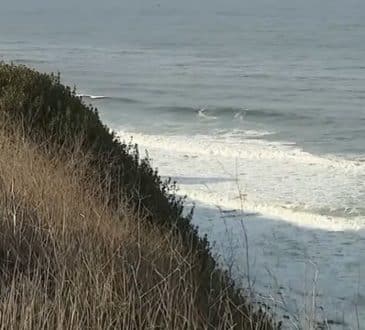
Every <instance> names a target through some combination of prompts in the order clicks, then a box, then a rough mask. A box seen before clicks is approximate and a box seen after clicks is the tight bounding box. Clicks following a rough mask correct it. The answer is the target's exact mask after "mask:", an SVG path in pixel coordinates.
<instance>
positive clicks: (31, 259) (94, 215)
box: [0, 127, 272, 329]
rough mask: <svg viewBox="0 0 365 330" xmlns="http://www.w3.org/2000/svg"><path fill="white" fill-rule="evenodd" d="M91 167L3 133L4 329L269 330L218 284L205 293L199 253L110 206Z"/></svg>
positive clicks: (0, 314) (0, 310) (261, 317)
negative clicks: (218, 287)
mask: <svg viewBox="0 0 365 330" xmlns="http://www.w3.org/2000/svg"><path fill="white" fill-rule="evenodd" d="M87 167H88V157H87V155H84V154H82V153H81V152H78V151H77V148H75V150H74V152H73V153H72V154H69V155H68V157H66V158H65V157H63V158H61V157H57V156H55V155H54V153H52V154H49V155H48V154H46V153H45V152H44V149H42V151H40V149H39V148H38V147H37V146H36V145H34V144H31V143H30V142H27V141H26V140H25V139H23V138H22V135H21V134H19V132H18V133H16V134H14V133H11V134H10V133H6V130H4V129H2V128H1V127H0V235H1V237H0V329H272V323H271V322H270V320H269V319H268V318H267V316H266V315H265V314H264V313H262V312H258V311H254V310H253V308H252V307H250V306H249V305H248V304H246V303H245V302H244V301H243V300H242V299H241V300H240V301H241V302H242V303H241V304H237V303H236V301H237V299H232V292H231V290H230V289H229V288H228V287H227V288H226V287H224V283H225V282H224V281H222V283H221V284H220V285H221V287H220V292H219V294H217V293H216V290H215V293H214V294H210V293H209V292H207V291H202V290H201V281H202V278H205V277H206V276H205V275H204V274H203V275H202V274H200V273H199V269H201V267H199V265H197V263H198V262H199V258H197V256H196V252H194V251H193V249H191V248H189V247H187V246H184V245H183V243H182V242H183V240H182V239H181V238H180V237H179V236H178V235H176V233H174V234H172V232H170V231H167V230H164V229H163V228H161V227H159V226H157V225H153V224H151V223H150V222H148V221H144V219H143V218H142V216H141V215H139V214H138V212H135V211H133V212H132V211H131V210H129V209H128V207H127V206H126V205H128V203H124V202H123V201H121V202H120V203H119V204H120V205H119V208H118V209H116V208H110V207H109V206H108V205H109V204H110V203H109V201H108V196H107V195H106V194H105V189H103V188H101V187H99V186H98V185H97V184H95V183H94V182H93V176H92V175H89V177H88V176H86V173H90V170H89V169H87ZM80 177H82V178H83V180H82V181H80ZM88 178H89V179H88ZM201 276H203V277H201ZM204 276H205V277H204ZM214 286H215V288H216V287H217V283H214ZM212 291H213V290H212Z"/></svg>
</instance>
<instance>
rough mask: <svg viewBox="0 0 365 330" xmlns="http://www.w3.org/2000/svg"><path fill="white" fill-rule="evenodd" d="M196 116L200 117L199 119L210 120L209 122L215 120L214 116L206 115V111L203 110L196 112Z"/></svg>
mask: <svg viewBox="0 0 365 330" xmlns="http://www.w3.org/2000/svg"><path fill="white" fill-rule="evenodd" d="M198 116H199V117H201V118H204V119H210V120H216V119H217V117H214V116H211V115H208V114H207V113H206V109H205V108H202V109H200V110H199V111H198Z"/></svg>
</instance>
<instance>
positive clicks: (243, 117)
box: [0, 0, 365, 329]
mask: <svg viewBox="0 0 365 330" xmlns="http://www.w3.org/2000/svg"><path fill="white" fill-rule="evenodd" d="M364 41H365V2H364V1H363V0H348V1H346V2H345V1H340V0H322V1H314V0H308V1H299V0H280V1H278V0H258V1H254V2H253V1H248V0H240V1H239V0H227V1H224V2H223V1H217V0H210V1H208V0H200V1H192V0H188V1H177V0H159V1H154V0H148V1H147V0H139V1H133V2H132V1H126V0H123V1H114V0H107V1H105V2H100V1H94V0H92V1H86V0H80V1H77V2H75V1H71V0H65V1H59V2H57V3H55V2H51V1H45V0H34V1H32V2H30V1H29V2H25V1H21V0H15V1H8V0H2V3H1V9H0V60H3V61H6V62H9V61H13V62H14V63H19V64H27V65H30V66H32V67H34V68H36V69H39V70H42V71H60V72H61V73H62V77H63V81H64V82H65V83H68V84H71V85H74V84H76V85H77V87H78V91H79V93H80V95H83V98H84V100H85V102H87V103H92V104H93V105H94V106H96V107H98V109H99V112H100V114H101V117H102V119H103V120H104V121H105V122H106V123H108V125H110V126H111V127H112V128H113V129H114V130H116V131H117V132H118V133H119V135H120V137H121V139H125V140H130V139H131V137H132V136H133V141H135V142H138V143H139V144H140V146H141V149H142V150H143V149H147V150H148V154H149V156H150V157H151V158H152V160H153V166H155V167H157V168H158V169H159V171H160V173H161V175H162V176H166V177H169V176H171V177H173V178H174V179H176V180H177V182H178V184H179V187H180V190H179V193H181V194H183V195H187V196H188V203H194V204H195V205H196V212H195V217H194V221H195V223H196V224H198V225H199V226H200V230H201V232H202V233H207V234H208V236H209V238H210V239H211V241H212V243H213V245H214V249H215V251H216V252H217V253H219V254H220V255H221V257H220V260H221V261H222V263H224V264H225V265H226V266H227V267H229V268H230V269H231V270H232V272H233V274H234V276H235V277H237V278H238V279H241V280H242V281H244V284H243V285H245V284H247V280H248V277H249V278H250V281H252V282H254V289H255V291H256V292H257V294H258V295H259V296H260V297H261V298H260V299H261V301H264V302H265V303H267V304H270V305H271V306H273V308H275V311H276V312H277V313H278V314H279V315H283V314H284V315H288V316H289V317H290V319H289V321H288V322H287V323H288V324H289V325H288V327H293V328H294V324H302V326H303V327H304V328H306V327H308V321H307V319H317V320H321V319H325V318H328V319H329V320H330V321H331V322H330V323H334V324H331V328H336V326H337V327H338V328H340V329H343V328H345V329H357V324H358V323H360V324H361V325H363V326H365V283H364V278H365V42H364ZM243 229H245V230H246V231H247V233H248V237H249V241H248V246H249V256H250V267H249V272H248V270H247V262H246V260H245V257H244V256H245V250H246V242H245V240H244V235H243ZM214 242H215V243H214ZM248 275H249V276H248Z"/></svg>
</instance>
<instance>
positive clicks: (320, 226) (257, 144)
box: [118, 130, 365, 329]
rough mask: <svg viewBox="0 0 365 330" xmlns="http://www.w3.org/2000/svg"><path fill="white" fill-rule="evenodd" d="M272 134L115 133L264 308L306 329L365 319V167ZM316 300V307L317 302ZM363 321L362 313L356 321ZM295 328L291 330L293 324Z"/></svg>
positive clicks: (352, 322) (349, 326) (359, 162)
mask: <svg viewBox="0 0 365 330" xmlns="http://www.w3.org/2000/svg"><path fill="white" fill-rule="evenodd" d="M268 134H270V133H269V132H264V131H263V132H258V131H243V132H233V133H222V134H218V133H216V134H214V136H211V135H210V136H207V135H195V136H182V135H178V136H176V135H172V136H164V135H146V134H141V133H138V132H131V131H125V130H119V131H118V135H119V137H120V138H121V139H122V140H124V141H126V142H128V141H129V142H136V143H138V145H139V147H140V151H141V153H142V155H143V154H144V150H147V151H148V154H147V155H148V156H149V157H150V158H151V160H152V165H153V166H154V167H156V168H158V170H159V172H160V174H161V175H162V176H163V177H165V178H168V177H171V178H172V179H174V180H176V181H177V183H178V187H179V190H178V193H179V194H180V195H182V196H187V197H188V202H189V203H188V205H191V204H194V205H195V207H196V209H195V217H194V222H195V224H197V225H198V226H199V228H200V231H201V233H202V234H207V235H208V237H209V239H210V240H211V242H213V246H214V251H215V252H216V253H217V254H219V255H220V257H219V258H220V260H221V262H222V264H224V265H225V266H226V267H230V269H231V270H232V269H233V274H234V276H235V277H236V279H238V280H240V281H242V285H246V287H247V278H248V274H247V266H246V260H245V253H246V252H245V251H246V246H247V245H246V242H245V240H244V235H243V229H242V228H243V227H242V223H243V225H244V228H245V230H246V231H247V234H248V237H249V239H248V240H249V241H248V246H249V251H250V253H249V262H250V274H249V276H250V278H251V279H254V280H253V281H254V283H255V284H254V289H255V291H256V294H259V295H260V297H261V301H264V302H265V303H267V304H268V305H269V306H271V308H273V309H274V310H276V312H277V313H278V315H280V316H283V315H285V316H286V317H289V318H290V321H291V322H293V323H290V324H292V325H294V324H295V325H300V324H301V325H302V326H303V325H304V326H305V324H307V323H306V318H312V319H315V320H317V321H321V320H322V321H323V320H325V319H327V320H330V323H333V325H332V327H335V325H336V324H337V326H338V327H339V328H341V329H342V328H343V327H348V328H349V329H350V328H351V327H352V326H354V324H356V319H357V317H361V320H365V319H364V317H365V287H364V284H363V282H362V274H364V271H365V268H364V261H365V259H364V258H365V257H364V256H365V244H364V243H365V216H364V209H362V208H359V207H358V205H361V201H363V200H364V196H365V195H364V193H365V180H364V179H365V162H364V161H363V160H361V159H359V160H351V159H344V158H340V157H335V156H328V157H323V156H317V155H313V154H310V153H308V152H305V151H303V150H301V149H300V148H299V147H297V146H295V143H287V142H286V143H285V142H269V141H265V140H263V138H264V137H265V136H267V135H268ZM313 301H314V302H315V305H313ZM358 315H359V316H358ZM289 328H290V326H289Z"/></svg>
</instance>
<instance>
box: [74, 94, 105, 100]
mask: <svg viewBox="0 0 365 330" xmlns="http://www.w3.org/2000/svg"><path fill="white" fill-rule="evenodd" d="M76 96H78V97H86V98H89V99H93V100H101V99H106V98H107V97H106V96H104V95H90V94H77V95H76Z"/></svg>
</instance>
